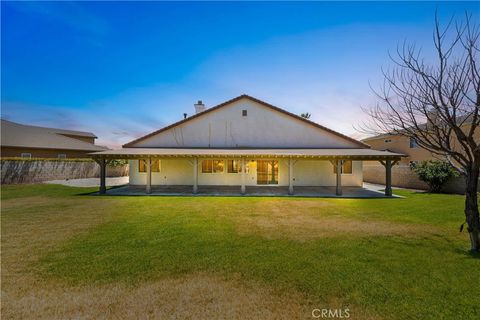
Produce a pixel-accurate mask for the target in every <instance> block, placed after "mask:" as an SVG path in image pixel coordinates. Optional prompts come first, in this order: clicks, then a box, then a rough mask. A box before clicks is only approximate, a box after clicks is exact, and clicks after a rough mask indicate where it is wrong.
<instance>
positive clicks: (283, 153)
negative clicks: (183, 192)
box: [90, 148, 406, 160]
mask: <svg viewBox="0 0 480 320" xmlns="http://www.w3.org/2000/svg"><path fill="white" fill-rule="evenodd" d="M90 155H91V157H92V158H95V159H102V158H103V159H141V158H192V157H194V158H195V157H200V158H214V157H234V158H235V157H237V158H250V157H255V158H306V159H321V160H333V159H351V160H400V159H401V157H406V155H404V154H400V153H394V152H390V151H380V150H372V149H213V148H123V149H119V150H107V151H101V152H94V153H90Z"/></svg>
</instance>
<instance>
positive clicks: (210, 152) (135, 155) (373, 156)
mask: <svg viewBox="0 0 480 320" xmlns="http://www.w3.org/2000/svg"><path fill="white" fill-rule="evenodd" d="M91 156H92V158H93V159H94V160H95V161H96V162H97V163H98V164H99V165H100V189H99V194H106V193H107V189H106V185H105V176H106V166H107V164H108V163H109V161H112V160H114V159H127V160H141V161H143V163H144V164H145V168H146V183H145V186H134V185H129V186H124V187H120V188H115V189H112V190H109V191H108V192H109V194H112V195H114V194H117V195H145V194H148V195H192V194H194V195H249V196H305V197H348V198H355V197H359V198H365V197H379V196H382V197H392V186H391V181H392V180H391V170H392V166H393V165H395V164H396V163H397V162H398V161H399V160H400V159H401V157H403V156H404V155H402V154H398V153H393V152H389V151H378V150H371V149H205V148H198V149H194V148H188V149H185V148H124V149H120V150H108V151H103V152H96V153H92V154H91ZM221 157H229V158H233V159H237V160H239V161H240V162H241V166H240V168H241V171H240V172H239V174H241V183H240V185H238V186H237V185H233V186H232V185H199V183H198V175H199V174H198V170H199V159H201V158H221ZM172 158H173V159H175V158H177V159H184V160H187V161H188V163H189V164H190V165H191V172H190V174H191V175H192V176H191V177H192V180H191V181H193V183H192V184H191V185H153V184H152V165H153V163H154V161H155V160H161V159H172ZM249 159H284V160H286V161H288V185H287V186H251V185H247V184H246V169H245V168H246V162H247V161H248V160H249ZM299 160H321V161H329V162H330V163H331V164H332V166H333V167H335V169H336V170H335V172H336V181H335V182H336V183H335V186H296V185H295V178H294V176H295V172H294V170H295V163H296V162H297V161H299ZM349 160H351V161H373V160H377V161H380V163H382V165H384V166H385V185H386V187H385V190H384V192H383V194H382V193H379V192H378V191H377V190H368V189H365V188H362V187H352V186H343V185H342V173H341V172H342V165H343V164H344V162H345V161H349Z"/></svg>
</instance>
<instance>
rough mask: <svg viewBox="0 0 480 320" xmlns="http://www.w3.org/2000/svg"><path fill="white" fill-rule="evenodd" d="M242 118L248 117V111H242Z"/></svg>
mask: <svg viewBox="0 0 480 320" xmlns="http://www.w3.org/2000/svg"><path fill="white" fill-rule="evenodd" d="M242 116H243V117H246V116H247V110H245V109H244V110H242Z"/></svg>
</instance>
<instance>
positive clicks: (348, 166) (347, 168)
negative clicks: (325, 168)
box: [333, 160, 352, 174]
mask: <svg viewBox="0 0 480 320" xmlns="http://www.w3.org/2000/svg"><path fill="white" fill-rule="evenodd" d="M333 173H335V174H336V173H337V165H336V164H335V165H334V166H333ZM342 174H352V160H346V161H343V165H342Z"/></svg>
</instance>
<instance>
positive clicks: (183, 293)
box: [2, 274, 311, 319]
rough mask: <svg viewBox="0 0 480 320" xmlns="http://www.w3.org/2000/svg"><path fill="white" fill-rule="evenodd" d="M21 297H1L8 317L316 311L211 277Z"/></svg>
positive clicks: (250, 315) (51, 289)
mask: <svg viewBox="0 0 480 320" xmlns="http://www.w3.org/2000/svg"><path fill="white" fill-rule="evenodd" d="M14 291H16V290H14ZM20 293H21V292H18V291H17V292H11V291H9V292H4V294H2V295H3V296H4V299H2V300H4V301H3V305H2V315H3V316H4V317H5V318H8V319H16V318H35V319H66V318H69V319H71V318H87V319H103V318H108V319H112V318H113V319H117V318H118V319H166V318H169V319H177V318H178V319H299V318H308V317H309V316H310V312H311V307H309V306H307V305H306V304H302V303H301V302H305V300H303V298H302V297H301V296H300V295H292V294H288V295H286V294H284V295H282V294H278V293H276V292H274V291H273V290H271V289H269V288H266V287H262V286H260V285H257V284H247V285H245V283H244V282H240V281H237V280H226V279H222V278H221V277H218V276H212V275H206V274H199V275H188V276H184V277H180V278H169V279H164V280H161V281H156V282H153V283H147V284H144V285H141V286H138V287H132V286H127V285H108V286H90V287H70V288H69V287H65V288H62V287H58V286H55V285H46V284H42V285H41V286H40V288H38V287H37V288H34V289H33V290H28V291H25V292H23V294H21V295H19V294H20Z"/></svg>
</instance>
